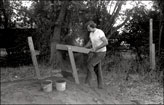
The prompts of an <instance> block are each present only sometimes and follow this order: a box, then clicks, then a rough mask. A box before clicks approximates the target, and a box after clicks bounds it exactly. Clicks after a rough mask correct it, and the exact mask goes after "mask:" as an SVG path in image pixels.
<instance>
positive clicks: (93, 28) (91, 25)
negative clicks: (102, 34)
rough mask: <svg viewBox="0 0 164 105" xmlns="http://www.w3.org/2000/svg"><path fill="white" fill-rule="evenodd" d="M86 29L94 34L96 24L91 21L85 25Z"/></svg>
mask: <svg viewBox="0 0 164 105" xmlns="http://www.w3.org/2000/svg"><path fill="white" fill-rule="evenodd" d="M87 29H88V31H90V32H94V31H95V29H96V23H94V22H93V21H89V22H88V25H87Z"/></svg>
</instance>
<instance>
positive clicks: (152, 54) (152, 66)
mask: <svg viewBox="0 0 164 105" xmlns="http://www.w3.org/2000/svg"><path fill="white" fill-rule="evenodd" d="M149 48H150V49H149V51H150V55H149V57H150V69H152V70H154V69H155V66H156V64H155V44H153V20H152V19H150V37H149Z"/></svg>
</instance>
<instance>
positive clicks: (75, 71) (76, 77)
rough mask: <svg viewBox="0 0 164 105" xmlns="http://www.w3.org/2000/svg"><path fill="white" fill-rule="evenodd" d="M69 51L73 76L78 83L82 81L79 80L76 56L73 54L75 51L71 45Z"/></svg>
mask: <svg viewBox="0 0 164 105" xmlns="http://www.w3.org/2000/svg"><path fill="white" fill-rule="evenodd" d="M68 53H69V58H70V61H71V66H72V70H73V76H74V78H75V82H76V83H77V84H79V83H80V82H79V78H78V73H77V70H76V65H75V60H74V56H73V52H72V49H71V47H68Z"/></svg>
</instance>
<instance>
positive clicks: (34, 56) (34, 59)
mask: <svg viewBox="0 0 164 105" xmlns="http://www.w3.org/2000/svg"><path fill="white" fill-rule="evenodd" d="M28 44H29V48H30V52H31V58H32V62H33V65H34V67H35V70H36V76H37V78H38V79H41V76H40V71H39V67H38V62H37V59H36V53H35V49H34V45H33V41H32V37H28Z"/></svg>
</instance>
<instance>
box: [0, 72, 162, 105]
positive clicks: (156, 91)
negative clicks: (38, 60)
mask: <svg viewBox="0 0 164 105" xmlns="http://www.w3.org/2000/svg"><path fill="white" fill-rule="evenodd" d="M131 77H134V76H131ZM61 78H62V77H59V76H52V77H51V78H47V79H51V80H52V81H53V91H52V92H49V93H46V92H43V91H42V90H41V85H40V82H39V81H38V80H34V79H32V80H28V81H25V80H22V81H16V82H3V83H1V104H163V86H162V85H161V84H159V83H158V82H150V81H147V82H146V81H143V79H142V80H141V79H140V77H138V78H135V79H134V78H130V79H129V80H128V81H127V80H125V79H124V76H118V75H117V74H116V73H112V72H104V82H105V87H104V89H98V88H97V84H96V81H94V87H92V88H91V87H89V86H87V85H85V84H84V78H85V73H82V72H79V78H80V84H75V82H74V79H73V77H72V76H68V77H67V78H64V79H65V80H66V83H67V84H66V90H65V91H63V92H59V91H57V90H56V88H55V81H57V80H59V79H61ZM62 79H63V78H62Z"/></svg>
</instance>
